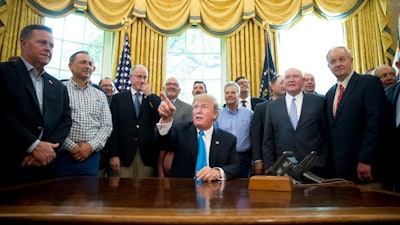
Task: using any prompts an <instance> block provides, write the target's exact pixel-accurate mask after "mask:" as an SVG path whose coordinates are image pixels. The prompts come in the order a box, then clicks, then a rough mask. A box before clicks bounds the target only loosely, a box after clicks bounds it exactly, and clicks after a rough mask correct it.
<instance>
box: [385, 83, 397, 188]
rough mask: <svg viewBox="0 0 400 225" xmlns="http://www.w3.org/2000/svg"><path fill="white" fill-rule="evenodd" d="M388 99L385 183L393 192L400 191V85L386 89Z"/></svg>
mask: <svg viewBox="0 0 400 225" xmlns="http://www.w3.org/2000/svg"><path fill="white" fill-rule="evenodd" d="M385 91H386V96H387V99H388V105H389V111H388V121H387V122H388V124H387V126H388V127H389V129H387V138H388V139H387V143H388V148H389V154H387V157H384V159H385V160H387V161H386V164H387V167H386V170H387V171H385V172H386V173H385V174H387V175H388V176H385V180H384V182H386V185H390V187H389V188H390V189H391V190H393V191H397V192H399V191H400V173H399V171H398V169H397V168H398V167H397V164H398V160H399V159H400V83H399V82H398V83H396V84H395V85H393V86H390V87H389V88H386V89H385Z"/></svg>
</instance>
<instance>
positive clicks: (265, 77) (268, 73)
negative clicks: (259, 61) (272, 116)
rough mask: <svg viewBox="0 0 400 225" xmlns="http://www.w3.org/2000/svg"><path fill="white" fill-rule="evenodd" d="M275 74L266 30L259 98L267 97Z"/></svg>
mask: <svg viewBox="0 0 400 225" xmlns="http://www.w3.org/2000/svg"><path fill="white" fill-rule="evenodd" d="M275 75H276V70H275V64H274V60H273V58H272V54H271V48H270V47H269V38H268V31H266V32H265V58H264V67H263V74H262V78H261V87H260V98H263V99H267V100H268V99H269V92H270V87H269V84H270V82H271V79H272V78H273V77H274V76H275Z"/></svg>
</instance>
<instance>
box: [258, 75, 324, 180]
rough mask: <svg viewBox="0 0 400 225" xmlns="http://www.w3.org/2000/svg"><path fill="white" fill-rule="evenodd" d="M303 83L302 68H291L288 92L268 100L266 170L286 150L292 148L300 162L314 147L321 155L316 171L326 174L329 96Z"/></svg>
mask: <svg viewBox="0 0 400 225" xmlns="http://www.w3.org/2000/svg"><path fill="white" fill-rule="evenodd" d="M303 83H304V77H303V74H302V72H301V71H300V70H299V69H296V68H289V69H287V70H286V71H285V74H284V86H285V90H286V95H283V96H281V97H279V98H277V99H276V100H274V101H271V102H270V103H268V107H267V112H266V116H265V126H264V142H263V159H264V160H263V161H264V168H265V170H266V171H265V173H266V174H268V170H269V168H270V167H271V166H272V165H273V164H274V163H275V161H276V160H277V158H279V156H281V155H282V153H283V152H284V151H292V152H293V154H294V156H295V157H296V159H297V161H299V162H300V161H301V160H303V159H304V158H305V157H306V156H307V155H309V154H310V153H311V151H316V152H317V153H318V157H319V158H318V161H317V163H316V164H315V168H313V171H314V172H316V173H317V174H318V175H320V176H321V175H324V174H323V172H322V171H323V167H324V166H325V160H326V150H325V140H326V132H325V131H326V117H325V115H326V113H325V99H324V98H323V97H321V96H318V95H314V94H310V93H306V92H303V91H302V87H303ZM293 110H294V112H293ZM291 114H292V115H293V116H291Z"/></svg>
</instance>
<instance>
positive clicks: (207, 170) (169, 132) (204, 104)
mask: <svg viewBox="0 0 400 225" xmlns="http://www.w3.org/2000/svg"><path fill="white" fill-rule="evenodd" d="M161 97H162V98H163V99H164V100H163V102H162V103H161V104H160V106H159V109H158V111H159V113H160V116H161V120H160V123H158V124H157V127H158V135H157V140H158V145H159V146H160V147H161V146H162V147H164V148H167V149H169V150H171V151H174V152H175V155H174V159H173V161H172V167H171V172H170V177H186V178H192V177H196V179H197V180H203V181H213V180H228V179H233V178H237V177H239V176H240V160H239V155H238V153H237V152H236V140H237V139H236V137H235V136H234V135H233V134H231V133H228V132H226V131H224V130H221V129H218V128H215V127H214V126H213V123H214V121H215V119H216V118H217V116H218V104H217V102H216V100H215V98H214V97H212V96H211V95H207V94H199V95H196V96H195V97H194V101H193V105H192V106H193V121H186V122H181V123H172V122H173V114H174V111H175V107H174V106H173V105H172V103H171V102H170V101H169V100H168V99H167V98H166V97H165V95H164V94H163V93H161ZM202 132H204V135H203V136H201V137H202V139H203V141H204V143H205V146H204V147H205V149H203V151H205V155H206V157H205V160H206V161H207V162H206V165H205V166H204V167H203V166H202V167H200V169H199V170H198V171H196V162H197V160H198V158H199V157H198V152H199V147H198V142H200V141H198V138H199V137H198V134H200V133H202ZM201 137H200V138H201ZM203 141H202V142H203Z"/></svg>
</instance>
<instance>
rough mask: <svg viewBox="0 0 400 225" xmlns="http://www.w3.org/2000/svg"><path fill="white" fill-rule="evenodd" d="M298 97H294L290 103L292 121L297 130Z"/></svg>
mask: <svg viewBox="0 0 400 225" xmlns="http://www.w3.org/2000/svg"><path fill="white" fill-rule="evenodd" d="M295 101H296V98H293V99H292V103H291V104H290V111H289V117H290V122H292V125H293V128H294V129H295V130H296V127H297V107H296V103H295Z"/></svg>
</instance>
